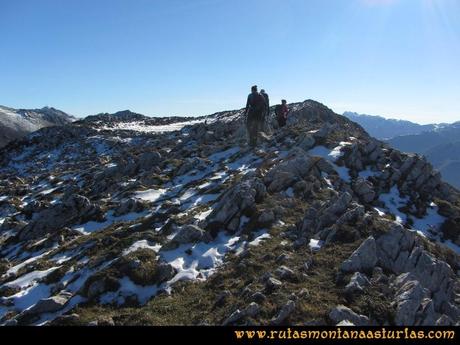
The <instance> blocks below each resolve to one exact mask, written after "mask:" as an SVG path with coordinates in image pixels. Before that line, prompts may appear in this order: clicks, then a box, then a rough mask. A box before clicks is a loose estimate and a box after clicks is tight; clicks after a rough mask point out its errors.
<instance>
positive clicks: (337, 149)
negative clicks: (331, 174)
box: [328, 141, 351, 160]
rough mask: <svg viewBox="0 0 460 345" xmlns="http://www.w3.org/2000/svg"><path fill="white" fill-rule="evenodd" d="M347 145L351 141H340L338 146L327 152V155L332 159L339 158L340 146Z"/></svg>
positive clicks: (341, 153) (340, 153) (340, 154)
mask: <svg viewBox="0 0 460 345" xmlns="http://www.w3.org/2000/svg"><path fill="white" fill-rule="evenodd" d="M347 145H351V143H350V142H348V141H341V142H340V143H339V145H338V146H336V147H334V148H333V149H332V150H331V152H329V154H328V156H329V157H331V158H332V159H333V160H337V159H339V158H340V157H341V156H342V155H343V152H342V148H344V147H345V146H347Z"/></svg>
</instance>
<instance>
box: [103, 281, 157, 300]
mask: <svg viewBox="0 0 460 345" xmlns="http://www.w3.org/2000/svg"><path fill="white" fill-rule="evenodd" d="M118 282H119V283H120V288H119V289H118V290H117V291H111V292H106V293H105V294H103V295H102V296H101V297H100V298H99V302H100V303H101V304H113V303H115V304H118V305H121V304H123V303H125V302H126V298H127V297H129V296H136V297H137V300H138V301H139V303H140V304H145V303H146V302H147V301H148V300H149V299H151V298H152V297H153V296H155V295H156V294H157V292H158V290H159V289H158V287H157V286H156V285H147V286H142V285H137V284H136V283H134V282H133V281H132V280H131V279H129V277H123V278H121V279H120V280H119V281H118Z"/></svg>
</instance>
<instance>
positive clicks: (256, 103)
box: [244, 85, 266, 147]
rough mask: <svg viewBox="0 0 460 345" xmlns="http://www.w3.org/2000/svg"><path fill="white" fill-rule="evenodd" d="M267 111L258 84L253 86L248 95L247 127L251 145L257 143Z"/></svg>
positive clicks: (253, 145) (245, 112)
mask: <svg viewBox="0 0 460 345" xmlns="http://www.w3.org/2000/svg"><path fill="white" fill-rule="evenodd" d="M265 111H266V105H265V98H264V96H262V95H261V94H260V93H258V92H257V85H254V86H252V87H251V93H250V94H249V95H248V100H247V102H246V110H245V111H244V114H245V115H246V116H247V118H246V127H247V130H248V134H249V145H250V146H251V147H255V146H256V145H257V137H258V135H259V132H260V130H261V126H262V121H263V117H264V112H265Z"/></svg>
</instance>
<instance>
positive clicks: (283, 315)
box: [270, 301, 296, 326]
mask: <svg viewBox="0 0 460 345" xmlns="http://www.w3.org/2000/svg"><path fill="white" fill-rule="evenodd" d="M295 307H296V305H295V302H294V301H288V302H287V303H286V304H285V305H283V306H282V307H281V310H280V311H279V312H278V314H277V315H276V316H275V317H274V318H273V319H271V320H270V325H272V326H278V325H281V324H282V323H283V322H284V321H286V319H287V318H288V317H289V316H290V315H291V314H292V313H293V312H294V310H295Z"/></svg>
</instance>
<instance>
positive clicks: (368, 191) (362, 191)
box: [353, 178, 375, 203]
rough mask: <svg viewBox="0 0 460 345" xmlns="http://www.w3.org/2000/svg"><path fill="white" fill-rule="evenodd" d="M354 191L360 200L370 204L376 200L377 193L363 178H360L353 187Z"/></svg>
mask: <svg viewBox="0 0 460 345" xmlns="http://www.w3.org/2000/svg"><path fill="white" fill-rule="evenodd" d="M353 191H354V192H355V193H356V194H357V195H358V196H359V198H360V199H361V200H362V201H363V202H365V203H370V202H372V201H373V200H374V198H375V191H374V189H373V186H372V183H370V182H369V181H367V180H364V179H363V178H358V179H357V180H356V182H355V183H354V185H353Z"/></svg>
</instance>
